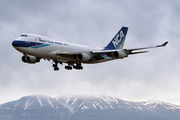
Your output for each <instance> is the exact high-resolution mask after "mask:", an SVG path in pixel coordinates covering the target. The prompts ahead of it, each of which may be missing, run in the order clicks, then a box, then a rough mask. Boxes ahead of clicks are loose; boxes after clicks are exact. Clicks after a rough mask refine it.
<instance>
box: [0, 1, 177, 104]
mask: <svg viewBox="0 0 180 120" xmlns="http://www.w3.org/2000/svg"><path fill="white" fill-rule="evenodd" d="M179 6H180V1H179V0H149V1H147V0H146V1H145V0H136V1H134V0H126V1H124V0H61V1H56V0H51V1H37V0H30V1H24V0H13V1H10V0H1V1H0V11H1V13H0V18H1V19H0V40H1V48H0V58H1V60H0V104H2V103H5V102H9V101H12V100H16V99H19V98H20V97H23V96H27V95H33V94H45V95H49V96H51V97H56V96H60V95H77V94H78V95H79V94H85V95H89V94H95V95H97V94H103V95H113V96H116V97H119V98H126V99H143V100H157V101H164V102H169V103H173V104H178V105H180V79H179V78H180V62H179V61H180V39H179V38H180V14H179V11H180V8H179ZM122 26H127V27H129V30H128V33H127V37H126V41H125V46H124V48H137V47H147V46H153V45H158V44H162V43H164V42H165V41H169V43H168V45H167V46H166V47H165V48H156V49H150V50H149V51H150V52H148V53H144V54H138V55H132V56H129V57H128V58H125V59H123V60H115V61H110V62H106V63H100V64H93V65H86V64H84V65H83V66H84V69H83V71H76V70H72V71H68V70H65V69H64V65H63V66H62V65H60V66H59V67H60V70H59V71H54V70H53V67H52V64H51V62H48V61H44V60H41V62H40V63H37V64H26V63H23V62H22V61H21V57H22V53H20V52H18V51H16V50H15V49H14V48H13V47H12V41H13V40H14V39H15V38H17V37H18V36H19V35H20V34H21V33H24V32H29V33H35V34H40V35H43V36H47V37H50V38H53V39H56V40H59V41H67V42H72V43H79V44H85V45H90V46H97V47H104V46H106V45H107V44H108V43H109V41H110V40H111V39H112V38H113V37H114V35H115V34H116V33H117V32H118V30H119V29H120V28H121V27H122Z"/></svg>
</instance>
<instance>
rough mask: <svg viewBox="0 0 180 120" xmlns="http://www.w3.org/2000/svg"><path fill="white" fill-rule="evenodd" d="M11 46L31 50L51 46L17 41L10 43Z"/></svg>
mask: <svg viewBox="0 0 180 120" xmlns="http://www.w3.org/2000/svg"><path fill="white" fill-rule="evenodd" d="M12 45H13V46H14V47H31V48H40V47H45V46H49V45H51V44H44V43H38V42H30V41H18V40H15V41H13V42H12Z"/></svg>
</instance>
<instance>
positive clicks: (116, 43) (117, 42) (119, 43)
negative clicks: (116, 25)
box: [104, 27, 128, 50]
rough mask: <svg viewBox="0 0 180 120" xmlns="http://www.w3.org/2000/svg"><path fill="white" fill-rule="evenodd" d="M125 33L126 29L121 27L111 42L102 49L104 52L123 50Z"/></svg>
mask: <svg viewBox="0 0 180 120" xmlns="http://www.w3.org/2000/svg"><path fill="white" fill-rule="evenodd" d="M127 31H128V27H122V28H121V29H120V30H119V32H118V33H117V34H116V35H115V36H114V38H113V39H112V40H111V42H110V43H109V44H108V45H107V46H106V47H105V48H104V49H105V50H112V49H123V46H124V42H125V39H126V34H127Z"/></svg>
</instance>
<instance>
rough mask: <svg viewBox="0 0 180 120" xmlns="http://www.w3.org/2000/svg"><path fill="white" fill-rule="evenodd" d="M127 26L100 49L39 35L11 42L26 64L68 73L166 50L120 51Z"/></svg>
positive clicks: (22, 36) (23, 35)
mask: <svg viewBox="0 0 180 120" xmlns="http://www.w3.org/2000/svg"><path fill="white" fill-rule="evenodd" d="M127 31H128V27H122V28H121V29H120V30H119V31H118V33H117V34H116V35H115V36H114V38H113V39H112V40H111V41H110V43H109V44H108V45H107V46H105V47H102V48H96V47H90V46H86V45H80V44H74V43H68V42H60V41H56V40H53V39H50V38H47V37H44V36H41V35H36V34H31V33H23V34H21V35H20V37H18V38H16V39H15V40H14V41H13V42H12V46H13V47H14V48H15V49H16V50H18V51H19V52H21V53H23V56H22V61H23V62H25V63H30V64H34V63H38V62H40V60H41V59H44V60H48V61H50V60H52V61H53V65H52V66H53V68H54V71H58V70H59V67H58V64H63V63H66V64H67V65H66V66H65V69H67V70H72V69H76V70H82V69H83V66H82V63H83V64H95V63H101V62H106V61H110V60H116V59H123V58H126V57H128V56H129V55H133V54H139V53H145V52H148V51H138V50H144V49H149V48H157V47H165V46H166V45H167V43H168V41H167V42H165V43H163V44H162V45H156V46H152V47H143V48H135V49H123V46H124V43H125V39H126V35H127Z"/></svg>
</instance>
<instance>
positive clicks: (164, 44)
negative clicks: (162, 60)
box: [157, 41, 168, 47]
mask: <svg viewBox="0 0 180 120" xmlns="http://www.w3.org/2000/svg"><path fill="white" fill-rule="evenodd" d="M167 44H168V41H166V42H165V43H163V44H162V45H158V46H157V47H165V46H166V45H167Z"/></svg>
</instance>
